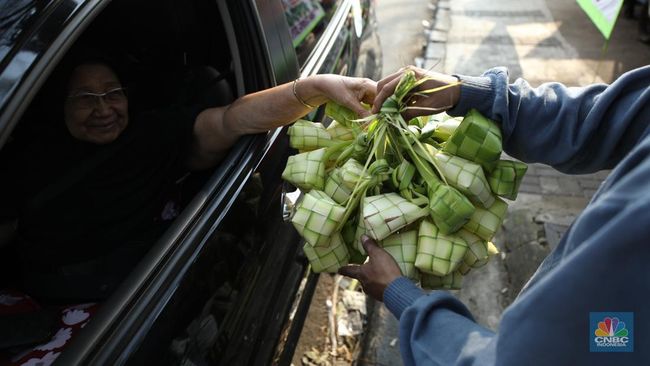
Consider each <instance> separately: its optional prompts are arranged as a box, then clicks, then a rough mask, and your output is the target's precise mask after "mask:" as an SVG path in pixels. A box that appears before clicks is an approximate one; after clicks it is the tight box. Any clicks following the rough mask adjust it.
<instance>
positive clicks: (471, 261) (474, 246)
mask: <svg viewBox="0 0 650 366" xmlns="http://www.w3.org/2000/svg"><path fill="white" fill-rule="evenodd" d="M456 235H458V236H460V237H461V238H463V239H465V242H466V243H467V252H465V256H464V257H463V263H461V264H460V266H459V267H458V271H459V272H460V273H462V274H463V275H465V274H467V272H469V269H470V268H479V267H481V266H483V265H485V264H486V263H487V261H488V259H489V258H490V255H489V253H488V242H487V241H485V240H483V239H481V238H479V237H478V236H476V235H474V234H472V233H470V232H469V231H467V230H463V229H461V230H458V232H457V233H456Z"/></svg>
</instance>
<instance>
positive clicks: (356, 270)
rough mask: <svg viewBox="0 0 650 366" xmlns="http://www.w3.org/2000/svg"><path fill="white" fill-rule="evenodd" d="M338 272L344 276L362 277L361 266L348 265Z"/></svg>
mask: <svg viewBox="0 0 650 366" xmlns="http://www.w3.org/2000/svg"><path fill="white" fill-rule="evenodd" d="M338 273H339V274H340V275H343V276H347V277H351V278H354V279H357V280H358V279H360V278H361V266H354V265H348V266H343V267H341V268H339V270H338Z"/></svg>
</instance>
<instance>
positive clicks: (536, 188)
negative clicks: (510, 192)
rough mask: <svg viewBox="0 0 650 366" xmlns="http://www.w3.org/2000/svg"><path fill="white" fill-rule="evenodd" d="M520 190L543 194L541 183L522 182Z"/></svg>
mask: <svg viewBox="0 0 650 366" xmlns="http://www.w3.org/2000/svg"><path fill="white" fill-rule="evenodd" d="M519 192H522V193H533V194H542V187H541V186H540V185H539V184H527V183H524V182H522V183H521V185H520V186H519Z"/></svg>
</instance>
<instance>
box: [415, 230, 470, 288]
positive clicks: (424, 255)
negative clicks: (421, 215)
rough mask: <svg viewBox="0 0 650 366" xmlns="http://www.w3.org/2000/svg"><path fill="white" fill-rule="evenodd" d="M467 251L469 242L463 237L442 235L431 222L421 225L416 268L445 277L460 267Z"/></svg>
mask: <svg viewBox="0 0 650 366" xmlns="http://www.w3.org/2000/svg"><path fill="white" fill-rule="evenodd" d="M466 251H467V242H466V241H465V239H463V238H462V237H460V236H458V235H455V234H448V235H445V234H443V233H441V232H440V230H439V229H438V228H437V227H436V226H435V225H434V224H433V223H432V222H431V221H429V220H426V219H425V220H422V222H421V223H420V230H419V232H418V250H417V255H416V256H415V267H417V269H419V270H420V271H422V272H425V273H430V274H434V275H436V276H445V275H447V274H449V273H451V272H453V271H454V270H455V269H456V268H457V267H458V265H459V264H460V262H461V261H462V260H463V257H464V256H465V252H466Z"/></svg>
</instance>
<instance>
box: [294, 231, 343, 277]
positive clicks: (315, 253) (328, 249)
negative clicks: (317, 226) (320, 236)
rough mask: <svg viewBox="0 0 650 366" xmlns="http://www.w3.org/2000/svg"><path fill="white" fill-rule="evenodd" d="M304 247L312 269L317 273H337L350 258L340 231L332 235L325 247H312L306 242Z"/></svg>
mask: <svg viewBox="0 0 650 366" xmlns="http://www.w3.org/2000/svg"><path fill="white" fill-rule="evenodd" d="M302 249H303V251H304V252H305V256H307V259H309V263H310V264H311V269H312V270H313V271H314V272H316V273H320V272H327V273H336V271H338V269H339V268H341V267H342V266H345V265H347V264H348V263H349V260H350V253H349V252H348V248H347V247H346V246H345V243H344V242H343V239H342V238H341V234H339V233H335V234H334V235H332V238H331V240H330V241H329V242H328V243H327V245H326V246H324V247H312V246H311V245H309V243H305V245H304V246H303V248H302Z"/></svg>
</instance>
